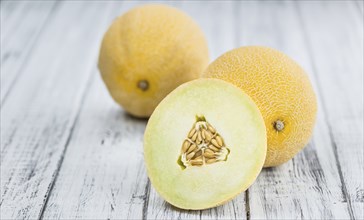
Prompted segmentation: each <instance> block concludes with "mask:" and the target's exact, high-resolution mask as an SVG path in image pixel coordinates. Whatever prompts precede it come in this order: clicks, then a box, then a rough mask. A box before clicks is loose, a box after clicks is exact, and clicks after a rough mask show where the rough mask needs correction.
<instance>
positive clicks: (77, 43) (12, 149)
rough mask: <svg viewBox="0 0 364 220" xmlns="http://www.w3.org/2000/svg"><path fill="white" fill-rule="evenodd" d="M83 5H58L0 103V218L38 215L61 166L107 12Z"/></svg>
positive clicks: (96, 4)
mask: <svg viewBox="0 0 364 220" xmlns="http://www.w3.org/2000/svg"><path fill="white" fill-rule="evenodd" d="M84 4H85V3H84V2H65V3H63V4H61V5H60V6H59V7H60V8H59V10H57V12H56V13H55V14H54V15H53V16H52V19H51V21H49V25H48V27H47V28H46V30H45V31H44V32H43V33H42V34H41V36H39V42H47V43H42V44H40V45H39V46H38V47H36V48H34V49H33V50H32V56H30V58H29V61H28V62H27V65H25V66H24V67H22V71H23V74H22V77H20V78H19V79H18V81H17V83H16V84H15V86H14V87H13V88H12V90H11V91H10V93H9V97H8V98H9V99H8V101H7V102H6V103H5V104H4V105H3V106H2V111H1V114H2V115H1V118H2V120H1V131H2V132H1V203H0V205H1V217H2V218H3V219H14V218H15V219H19V218H22V219H23V218H24V219H34V218H38V217H39V215H40V214H41V212H42V209H43V206H44V204H45V201H46V199H47V197H48V193H49V192H50V190H51V188H52V184H53V181H54V178H55V176H56V174H57V172H58V169H59V167H60V165H61V162H62V159H63V155H64V151H65V147H66V145H67V143H68V142H69V139H70V134H71V133H72V130H73V125H74V121H75V119H76V118H77V115H78V111H79V108H80V106H81V104H82V99H83V92H84V90H85V88H86V87H87V86H88V85H87V81H88V78H89V76H90V73H91V69H92V68H93V67H94V66H95V56H94V55H95V54H96V53H97V50H98V42H99V40H100V35H101V32H102V31H101V29H102V28H104V26H105V18H107V14H108V11H109V10H103V11H101V12H100V11H99V7H100V4H99V3H96V2H92V3H87V8H86V9H85V7H84V6H85V5H84ZM80 11H82V14H80ZM65 14H66V15H67V16H65ZM96 15H97V16H96ZM79 27H84V28H82V29H80V28H79ZM80 61H85V62H80Z"/></svg>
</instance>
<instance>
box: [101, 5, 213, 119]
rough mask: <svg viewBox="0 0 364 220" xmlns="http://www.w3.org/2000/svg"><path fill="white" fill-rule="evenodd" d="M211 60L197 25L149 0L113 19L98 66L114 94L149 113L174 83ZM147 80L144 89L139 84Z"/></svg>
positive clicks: (140, 113)
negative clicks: (149, 2)
mask: <svg viewBox="0 0 364 220" xmlns="http://www.w3.org/2000/svg"><path fill="white" fill-rule="evenodd" d="M208 62H209V57H208V48H207V42H206V39H205V37H204V34H203V33H202V31H201V29H200V28H199V27H198V25H197V24H196V23H195V22H194V21H193V20H192V19H191V18H190V17H189V16H187V15H186V14H185V13H183V12H181V11H179V10H177V9H175V8H173V7H169V6H165V5H159V4H147V5H143V6H139V7H136V8H134V9H131V10H130V11H128V12H127V13H125V14H124V15H122V16H120V17H118V18H116V19H115V20H114V21H113V23H112V25H111V26H110V27H109V29H108V30H107V32H106V33H105V35H104V37H103V40H102V44H101V49H100V55H99V62H98V67H99V70H100V73H101V76H102V79H103V81H104V82H105V84H106V87H107V89H108V91H109V93H110V95H111V96H112V98H113V99H114V100H115V101H116V102H117V103H118V104H120V105H121V106H122V107H123V108H124V109H125V110H126V111H127V112H129V113H130V114H132V115H134V116H136V117H149V116H150V115H151V114H152V112H153V110H154V109H155V107H156V106H157V105H158V103H159V102H160V101H161V100H162V99H163V98H164V97H165V96H166V95H167V94H168V93H169V92H171V91H172V90H173V89H175V88H176V87H177V86H178V85H180V84H182V83H184V82H187V81H190V80H193V79H196V78H199V77H200V75H201V73H202V72H203V70H204V69H205V68H206V67H207V65H208ZM141 81H144V82H147V84H146V85H147V88H146V89H145V88H142V89H141V88H139V87H138V83H139V82H141Z"/></svg>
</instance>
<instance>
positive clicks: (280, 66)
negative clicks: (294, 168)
mask: <svg viewBox="0 0 364 220" xmlns="http://www.w3.org/2000/svg"><path fill="white" fill-rule="evenodd" d="M203 77H208V78H218V79H222V80H225V81H228V82H231V83H233V84H235V85H236V86H238V87H240V88H241V89H242V90H243V91H244V92H246V93H247V94H248V95H249V96H250V97H251V98H252V99H253V100H254V101H255V103H256V104H257V106H258V107H259V109H260V111H261V113H262V115H263V118H264V121H265V126H266V128H267V138H268V140H267V143H268V150H267V157H266V160H265V163H264V167H272V166H277V165H280V164H282V163H285V162H286V161H288V160H290V159H291V158H293V157H294V156H295V155H296V154H297V153H298V152H299V151H300V150H301V149H302V148H303V147H304V146H305V145H306V144H307V143H308V141H309V139H310V137H311V135H312V131H313V128H314V124H315V119H316V112H317V102H316V96H315V93H314V91H313V88H312V86H311V83H310V80H309V78H308V76H307V74H306V73H305V71H304V70H303V69H302V68H301V67H300V66H299V65H298V64H297V63H296V62H295V61H293V60H292V59H291V58H289V57H288V56H287V55H285V54H283V53H281V52H279V51H277V50H275V49H271V48H267V47H261V46H248V47H241V48H238V49H235V50H232V51H229V52H227V53H225V54H223V55H222V56H220V57H219V58H217V59H216V60H215V61H214V62H213V63H211V64H210V65H209V66H208V68H207V70H206V71H205V72H204V74H203Z"/></svg>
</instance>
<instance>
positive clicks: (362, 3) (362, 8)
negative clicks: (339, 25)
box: [355, 0, 364, 19]
mask: <svg viewBox="0 0 364 220" xmlns="http://www.w3.org/2000/svg"><path fill="white" fill-rule="evenodd" d="M355 3H356V4H357V7H358V8H359V10H360V12H361V15H362V16H363V15H364V1H362V0H358V1H355ZM363 19H364V18H363Z"/></svg>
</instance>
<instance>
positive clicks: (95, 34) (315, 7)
mask: <svg viewBox="0 0 364 220" xmlns="http://www.w3.org/2000/svg"><path fill="white" fill-rule="evenodd" d="M145 3H148V1H141V2H135V1H123V2H120V1H106V2H101V1H90V2H85V1H75V2H73V1H62V2H56V1H1V3H0V6H1V35H0V38H1V89H0V92H1V119H2V120H1V156H0V161H1V178H0V179H1V181H0V182H1V188H0V190H1V198H0V211H1V219H363V218H364V213H363V210H364V206H363V204H364V188H363V187H364V186H363V178H364V176H363V170H364V164H363V161H364V159H363V153H364V152H363V75H364V74H363V68H364V67H363V60H364V54H363V46H364V45H363V40H364V39H363V15H364V13H363V1H328V2H325V1H298V2H292V1H284V2H282V1H265V2H259V1H242V2H239V1H228V2H224V3H222V2H218V1H212V2H211V1H210V2H205V1H168V2H164V1H160V2H157V3H163V4H168V5H171V6H175V7H177V8H179V9H181V10H183V11H185V12H186V13H187V14H189V15H190V16H191V17H192V18H193V19H194V20H195V21H196V22H197V23H198V24H199V26H200V27H201V28H202V29H203V31H204V33H205V34H206V38H207V40H208V44H209V48H210V57H211V60H214V59H216V58H217V57H218V56H220V55H221V54H222V53H224V52H226V51H228V50H230V49H233V48H235V47H239V46H246V45H265V46H270V47H273V48H276V49H278V50H281V51H283V52H284V53H286V54H288V55H289V56H290V57H292V58H293V59H294V60H296V61H297V62H298V63H299V64H301V65H302V66H303V68H304V69H305V70H306V71H307V73H308V74H309V77H310V79H311V81H312V83H313V86H314V89H315V91H316V93H317V95H318V103H319V110H318V118H317V125H316V128H315V131H314V135H313V138H312V140H311V142H310V143H309V144H308V146H307V147H306V148H305V149H304V150H303V151H302V152H301V153H299V154H298V155H297V156H296V157H295V158H294V159H293V160H291V161H289V162H287V163H286V164H284V165H282V166H279V167H276V168H270V169H264V170H263V171H262V173H261V174H260V176H259V177H258V179H257V181H256V182H255V183H254V184H253V185H252V186H251V187H250V188H249V190H247V191H246V192H245V193H241V194H240V195H239V196H238V197H236V198H235V199H234V200H232V201H230V202H228V203H226V204H225V205H223V206H219V207H217V208H212V209H208V210H203V211H185V210H180V209H177V208H175V207H173V206H171V205H170V204H168V203H166V202H165V201H164V200H163V198H161V197H160V196H159V195H158V194H157V192H156V191H155V190H154V188H153V186H152V185H151V184H150V182H149V180H148V177H147V173H146V170H145V167H144V162H143V148H142V141H143V133H144V129H145V125H146V121H145V120H138V119H135V118H132V117H130V116H128V115H127V114H125V113H124V112H123V110H122V109H121V108H120V107H119V106H118V105H117V104H115V103H114V102H113V100H112V99H111V97H110V96H109V94H108V92H107V90H106V88H105V86H104V84H103V82H102V81H101V79H100V76H99V73H98V70H97V66H96V65H97V57H98V49H99V46H100V40H101V37H102V35H103V33H104V32H105V31H106V29H107V27H108V25H109V24H110V23H111V21H112V19H114V18H115V17H116V16H117V15H119V14H122V13H123V12H125V11H127V10H129V9H130V8H132V7H134V6H136V5H141V4H145Z"/></svg>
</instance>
